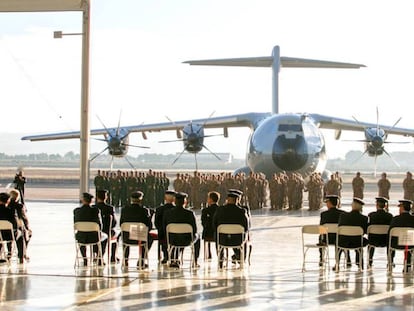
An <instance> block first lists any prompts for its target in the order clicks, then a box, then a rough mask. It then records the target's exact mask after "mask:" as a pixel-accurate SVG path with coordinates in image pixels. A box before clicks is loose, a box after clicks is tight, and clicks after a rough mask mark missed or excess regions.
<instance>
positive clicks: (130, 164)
mask: <svg viewBox="0 0 414 311" xmlns="http://www.w3.org/2000/svg"><path fill="white" fill-rule="evenodd" d="M125 160H126V161H127V162H128V164H129V166H131V167H132V168H133V169H134V170H135V171H136V170H137V169H136V168H135V166H134V165H133V164H132V163H131V162H130V161H129V160H128V157H127V156H125Z"/></svg>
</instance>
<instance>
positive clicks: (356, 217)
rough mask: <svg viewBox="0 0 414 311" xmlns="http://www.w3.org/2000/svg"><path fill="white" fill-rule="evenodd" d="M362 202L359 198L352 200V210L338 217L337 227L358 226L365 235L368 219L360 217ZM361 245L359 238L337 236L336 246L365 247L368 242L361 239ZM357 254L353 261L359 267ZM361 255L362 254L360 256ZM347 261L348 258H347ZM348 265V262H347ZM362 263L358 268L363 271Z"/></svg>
mask: <svg viewBox="0 0 414 311" xmlns="http://www.w3.org/2000/svg"><path fill="white" fill-rule="evenodd" d="M364 204H365V203H364V201H362V200H361V199H360V198H354V199H353V200H352V210H351V211H350V212H348V213H343V214H342V215H341V216H340V217H339V223H338V226H339V227H341V226H358V227H361V228H362V230H363V231H364V234H366V233H367V228H368V217H367V216H365V215H362V206H363V205H364ZM362 243H363V245H361V237H359V236H342V235H340V236H338V245H339V246H343V247H351V248H352V247H360V246H366V245H367V244H368V240H367V239H366V238H363V240H362ZM359 255H360V254H359V252H358V251H355V261H356V264H357V265H358V266H359ZM361 255H363V254H361ZM348 259H349V256H348ZM348 263H349V262H348ZM363 264H364V263H363V261H362V266H361V267H360V268H361V269H363Z"/></svg>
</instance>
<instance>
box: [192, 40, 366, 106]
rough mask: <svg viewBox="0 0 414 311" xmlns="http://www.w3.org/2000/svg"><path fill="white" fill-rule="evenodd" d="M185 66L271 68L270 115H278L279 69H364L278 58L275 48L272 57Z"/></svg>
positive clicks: (202, 62)
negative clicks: (271, 92)
mask: <svg viewBox="0 0 414 311" xmlns="http://www.w3.org/2000/svg"><path fill="white" fill-rule="evenodd" d="M184 63H185V64H189V65H197V66H235V67H272V71H273V88H272V89H273V98H272V113H273V114H276V113H279V71H280V67H286V68H345V69H359V68H361V67H365V65H361V64H353V63H342V62H330V61H322V60H314V59H305V58H293V57H280V48H279V46H275V47H274V48H273V51H272V56H263V57H247V58H227V59H208V60H189V61H185V62H184Z"/></svg>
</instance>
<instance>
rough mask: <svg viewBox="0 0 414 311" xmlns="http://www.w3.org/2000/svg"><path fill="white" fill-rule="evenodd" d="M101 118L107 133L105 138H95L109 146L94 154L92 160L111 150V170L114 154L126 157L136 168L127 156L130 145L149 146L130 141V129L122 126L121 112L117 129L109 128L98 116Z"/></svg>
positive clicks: (137, 146) (136, 146)
mask: <svg viewBox="0 0 414 311" xmlns="http://www.w3.org/2000/svg"><path fill="white" fill-rule="evenodd" d="M96 117H97V118H98V120H99V122H100V123H101V124H102V126H103V128H104V129H105V131H106V133H105V134H104V138H94V140H98V141H104V142H106V144H107V146H106V147H105V148H104V149H103V150H102V151H100V152H99V153H97V154H96V155H94V156H93V157H92V158H91V159H90V161H91V162H92V161H94V160H95V159H96V158H97V157H98V156H100V155H101V154H102V153H104V152H105V151H107V150H108V151H109V153H110V154H111V155H112V159H111V170H112V167H113V161H114V156H117V157H124V158H125V160H126V161H127V162H128V164H129V165H130V166H131V167H132V168H133V169H135V167H134V166H133V165H132V163H131V162H130V161H129V160H128V158H127V157H126V154H127V152H128V147H134V148H144V149H149V147H147V146H139V145H133V144H129V143H128V135H129V134H130V133H129V131H127V130H126V129H124V128H122V127H121V113H120V114H119V119H118V126H117V127H116V129H115V131H114V130H113V129H108V128H107V127H106V126H105V124H104V123H103V122H102V120H101V119H100V118H99V116H96Z"/></svg>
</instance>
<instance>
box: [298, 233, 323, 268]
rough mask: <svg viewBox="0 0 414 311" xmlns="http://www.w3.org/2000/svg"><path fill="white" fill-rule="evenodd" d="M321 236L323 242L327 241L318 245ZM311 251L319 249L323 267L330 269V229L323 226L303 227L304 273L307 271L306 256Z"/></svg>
mask: <svg viewBox="0 0 414 311" xmlns="http://www.w3.org/2000/svg"><path fill="white" fill-rule="evenodd" d="M319 236H321V237H322V239H321V241H326V243H325V242H323V243H318V239H319ZM316 237H317V238H316ZM310 249H318V250H320V251H321V252H322V265H323V266H324V267H328V269H329V247H328V229H327V228H326V227H324V226H323V225H304V226H302V253H303V261H302V272H304V271H305V270H306V269H305V263H306V254H307V252H308V250H310ZM308 262H312V261H308Z"/></svg>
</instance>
